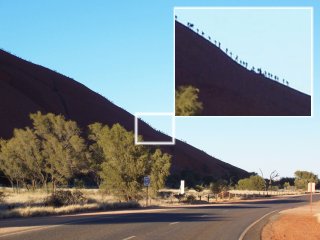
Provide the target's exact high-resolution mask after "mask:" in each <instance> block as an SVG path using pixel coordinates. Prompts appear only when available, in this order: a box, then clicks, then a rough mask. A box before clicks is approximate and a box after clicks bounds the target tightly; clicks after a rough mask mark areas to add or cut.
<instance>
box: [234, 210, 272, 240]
mask: <svg viewBox="0 0 320 240" xmlns="http://www.w3.org/2000/svg"><path fill="white" fill-rule="evenodd" d="M274 212H277V211H276V210H275V211H272V212H269V213H267V214H265V215H263V216H262V217H261V218H259V219H258V220H256V221H254V222H253V223H251V224H250V225H249V226H248V227H247V228H246V229H245V230H244V231H243V232H242V233H241V235H240V237H239V240H243V238H244V236H245V235H246V234H247V232H248V231H249V230H250V228H252V227H253V226H254V225H256V224H257V223H258V222H260V221H261V220H262V219H264V218H265V217H267V216H269V215H270V214H272V213H274Z"/></svg>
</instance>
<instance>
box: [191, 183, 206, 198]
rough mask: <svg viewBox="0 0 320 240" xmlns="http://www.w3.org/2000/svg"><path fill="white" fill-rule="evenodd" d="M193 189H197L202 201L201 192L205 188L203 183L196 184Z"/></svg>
mask: <svg viewBox="0 0 320 240" xmlns="http://www.w3.org/2000/svg"><path fill="white" fill-rule="evenodd" d="M193 189H194V190H196V192H197V193H198V197H199V199H200V201H201V194H200V193H201V192H202V191H203V190H204V187H203V186H202V185H196V186H194V188H193Z"/></svg>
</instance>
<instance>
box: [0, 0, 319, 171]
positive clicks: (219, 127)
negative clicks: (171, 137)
mask: <svg viewBox="0 0 320 240" xmlns="http://www.w3.org/2000/svg"><path fill="white" fill-rule="evenodd" d="M213 3H214V4H215V6H228V5H229V6H252V5H253V6H257V4H259V5H260V6H277V5H279V6H287V5H288V4H290V6H296V5H301V4H300V3H301V1H259V3H257V1H238V0H237V1H236V0H231V1H174V0H173V1H171V0H168V1H157V2H156V1H129V0H127V1H114V2H112V3H111V1H102V0H93V1H76V0H69V1H63V0H56V1H50V2H49V1H40V0H30V1H18V0H11V1H5V0H0V23H1V24H0V47H1V48H3V49H5V50H7V51H10V52H11V53H13V54H15V55H17V56H20V57H22V58H24V59H27V60H30V61H32V62H34V63H38V64H40V65H43V66H45V67H48V68H51V69H54V70H56V71H58V72H60V73H63V74H65V75H67V76H70V77H72V78H74V79H76V80H77V81H79V82H81V83H83V84H85V85H86V86H88V87H89V88H91V89H93V90H94V91H96V92H98V93H100V94H102V95H103V96H105V97H107V98H108V99H110V100H111V101H113V102H114V103H115V104H117V105H119V106H121V107H122V108H124V109H126V110H127V111H129V112H131V113H135V112H170V111H173V109H174V108H173V97H174V91H173V86H174V83H173V71H174V66H173V23H174V19H173V15H174V14H173V8H174V7H175V6H212V4H213ZM303 3H304V6H315V22H317V21H318V22H319V20H320V19H319V14H318V12H317V11H319V10H320V8H319V2H318V1H304V2H303ZM315 4H316V5H315ZM256 17H259V16H256ZM279 17H281V16H279ZM259 18H260V17H259ZM293 20H294V21H295V24H296V25H295V26H291V27H296V28H297V29H298V28H299V29H300V26H299V23H300V22H299V21H296V20H295V17H293ZM270 21H271V22H270V23H269V25H268V26H269V27H270V26H271V28H278V26H277V23H276V22H275V21H273V20H272V19H270ZM195 24H196V22H195ZM198 24H199V28H200V24H201V28H205V29H204V30H206V32H210V31H211V30H210V29H207V27H208V28H209V27H210V26H207V25H205V24H202V23H201V22H199V23H197V25H198ZM223 24H227V23H223ZM223 24H222V23H221V25H215V26H216V27H215V28H214V31H212V36H214V35H215V34H216V35H217V36H218V32H217V31H218V29H220V30H219V39H221V42H222V43H223V45H226V46H228V47H229V48H230V49H232V50H233V51H234V52H237V53H238V54H239V56H241V57H243V58H246V59H247V61H248V62H249V64H251V63H253V62H257V64H259V65H261V67H262V68H267V69H269V70H270V71H271V72H273V73H274V74H277V75H279V77H282V76H284V77H285V78H286V79H288V80H289V81H290V83H291V84H292V86H295V87H296V88H298V89H299V90H301V91H305V92H308V91H309V92H310V84H309V83H308V78H310V76H309V77H307V75H306V77H302V76H303V74H308V73H306V72H305V71H304V70H303V69H302V67H301V66H303V64H305V65H308V63H301V62H300V67H301V69H298V71H296V70H297V69H295V68H296V67H293V65H290V64H291V63H292V64H296V62H297V61H298V62H299V61H301V59H299V58H296V57H294V56H292V57H288V56H284V54H283V55H282V54H279V51H277V52H274V51H275V48H274V46H275V45H272V47H270V46H269V45H266V44H271V43H274V41H275V39H277V38H273V39H271V40H270V38H267V39H268V40H265V38H261V41H263V42H260V41H259V43H254V45H251V43H250V45H246V44H240V43H241V42H242V43H243V42H244V43H246V42H247V41H249V40H250V39H249V40H245V39H242V38H241V39H239V41H233V40H232V39H230V38H228V37H227V35H224V34H231V33H230V32H225V33H224V32H223V31H221V26H222V25H223ZM202 25H203V26H202ZM225 26H226V25H225ZM227 26H232V24H230V23H229V24H227ZM254 26H255V21H254V19H253V18H252V26H250V27H254ZM248 28H249V27H248ZM306 28H307V27H306ZM239 29H240V28H239ZM268 29H269V28H268ZM318 29H319V26H318V24H316V25H315V42H319V30H318ZM302 30H303V29H302ZM305 30H306V31H307V29H305ZM244 31H247V27H244ZM266 31H267V30H266ZM268 31H269V30H268ZM210 34H211V32H210ZM220 34H221V35H220ZM261 34H262V33H261ZM278 34H281V33H278ZM292 34H295V33H294V31H293V32H292ZM237 35H239V34H237ZM236 37H238V36H236ZM304 37H305V36H304ZM233 38H235V37H234V36H233ZM240 40H241V41H240ZM317 40H318V41H317ZM270 41H271V42H270ZM280 44H283V43H282V39H277V41H276V45H277V46H278V49H279V46H280ZM288 44H289V43H288ZM291 44H293V43H291ZM243 46H245V47H246V49H244V48H242V47H243ZM248 46H249V49H248ZM253 46H259V49H258V50H256V49H255V48H253ZM282 49H283V50H280V52H283V51H284V49H285V48H284V47H282ZM288 49H291V48H290V46H288ZM303 49H305V48H303ZM296 50H297V52H295V54H297V56H301V58H303V59H304V58H307V57H306V56H304V55H305V54H307V53H306V52H307V51H306V52H302V53H301V52H300V51H302V50H301V49H296ZM269 51H270V52H271V51H272V53H273V54H276V55H277V58H276V59H274V58H272V62H271V61H269V60H268V59H270V57H267V58H266V57H265V56H266V55H267V54H269ZM255 52H259V53H260V52H261V55H255V54H253V53H255ZM262 53H263V55H262ZM314 53H315V66H316V68H315V82H314V99H313V100H314V112H313V113H314V117H313V118H212V117H211V118H210V117H203V118H184V117H179V118H177V119H176V135H177V138H180V139H182V140H186V141H187V142H188V143H191V144H192V145H195V146H196V147H198V148H200V149H202V150H204V151H206V152H207V153H209V154H210V155H213V156H216V157H218V158H220V159H221V160H223V161H226V162H228V163H231V164H233V165H236V166H238V167H240V168H243V169H246V170H247V171H255V172H259V168H261V169H262V170H263V172H264V174H265V175H268V174H270V172H271V171H273V170H277V171H278V172H279V173H280V175H281V176H293V172H294V171H295V170H297V169H304V170H310V171H313V172H315V173H317V174H319V175H320V148H319V146H318V145H319V143H320V115H319V110H318V109H319V104H320V103H319V100H320V98H319V94H318V89H319V82H318V81H319V70H318V68H317V66H318V65H319V47H318V46H317V45H316V46H315V49H314ZM286 54H287V53H286ZM300 54H301V55H300ZM290 56H291V55H290ZM255 57H256V58H255ZM282 57H284V59H285V61H284V60H280V59H282ZM288 59H289V60H288ZM267 60H268V61H267ZM274 61H275V62H277V61H279V62H280V63H274ZM306 61H307V60H306ZM290 66H291V67H290ZM294 66H296V65H294ZM285 68H286V69H289V71H287V70H284V69H285ZM292 72H295V73H296V74H294V75H290V74H291V73H292ZM298 72H300V73H298ZM288 74H289V75H288ZM297 76H301V77H297ZM300 81H302V82H301V83H299V82H300ZM294 84H296V85H294ZM159 126H160V125H159ZM160 127H163V126H160ZM168 129H169V128H168ZM164 131H165V130H164Z"/></svg>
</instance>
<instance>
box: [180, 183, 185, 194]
mask: <svg viewBox="0 0 320 240" xmlns="http://www.w3.org/2000/svg"><path fill="white" fill-rule="evenodd" d="M180 194H184V180H181V183H180Z"/></svg>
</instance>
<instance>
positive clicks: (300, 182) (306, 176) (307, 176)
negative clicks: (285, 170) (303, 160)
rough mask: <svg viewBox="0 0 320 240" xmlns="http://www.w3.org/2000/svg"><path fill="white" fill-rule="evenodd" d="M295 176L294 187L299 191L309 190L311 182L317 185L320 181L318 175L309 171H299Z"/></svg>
mask: <svg viewBox="0 0 320 240" xmlns="http://www.w3.org/2000/svg"><path fill="white" fill-rule="evenodd" d="M294 176H295V180H294V185H295V187H296V188H297V189H301V190H307V188H308V183H309V182H314V183H316V184H317V183H318V181H319V179H318V176H317V175H315V174H314V173H312V172H308V171H300V170H298V171H296V172H295V173H294Z"/></svg>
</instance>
